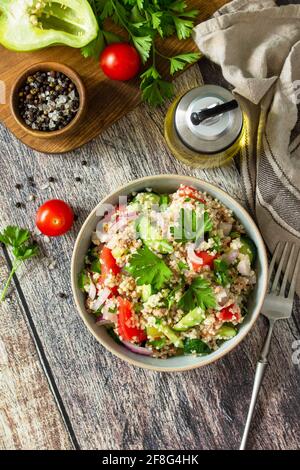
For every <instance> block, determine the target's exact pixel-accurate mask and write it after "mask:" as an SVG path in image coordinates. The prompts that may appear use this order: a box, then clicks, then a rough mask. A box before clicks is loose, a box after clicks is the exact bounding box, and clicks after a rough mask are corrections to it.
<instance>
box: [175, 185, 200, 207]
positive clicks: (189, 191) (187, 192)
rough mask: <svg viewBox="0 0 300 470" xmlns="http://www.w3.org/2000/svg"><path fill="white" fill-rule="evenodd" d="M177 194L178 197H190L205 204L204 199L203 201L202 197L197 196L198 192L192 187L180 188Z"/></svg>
mask: <svg viewBox="0 0 300 470" xmlns="http://www.w3.org/2000/svg"><path fill="white" fill-rule="evenodd" d="M178 193H179V196H182V197H183V196H185V197H190V198H191V199H196V200H197V201H200V202H202V203H203V204H205V202H206V201H205V199H203V197H202V196H201V195H200V194H199V191H197V189H195V188H193V187H192V186H181V187H180V188H179V191H178Z"/></svg>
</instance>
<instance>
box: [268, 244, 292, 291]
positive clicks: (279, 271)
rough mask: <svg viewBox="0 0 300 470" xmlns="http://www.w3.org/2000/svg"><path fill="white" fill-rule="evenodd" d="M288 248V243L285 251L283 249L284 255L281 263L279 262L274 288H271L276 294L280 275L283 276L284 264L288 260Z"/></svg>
mask: <svg viewBox="0 0 300 470" xmlns="http://www.w3.org/2000/svg"><path fill="white" fill-rule="evenodd" d="M288 246H289V245H288V242H286V244H285V246H284V249H283V252H282V255H281V258H280V262H279V265H278V268H277V271H276V274H275V278H274V281H273V284H272V287H271V292H275V291H276V289H277V286H278V282H279V278H280V274H281V271H282V267H283V263H284V260H285V258H286V253H287V249H288Z"/></svg>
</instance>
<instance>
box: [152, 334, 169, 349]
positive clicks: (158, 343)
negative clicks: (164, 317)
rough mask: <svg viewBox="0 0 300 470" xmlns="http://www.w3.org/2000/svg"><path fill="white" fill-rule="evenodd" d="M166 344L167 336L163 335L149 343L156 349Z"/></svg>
mask: <svg viewBox="0 0 300 470" xmlns="http://www.w3.org/2000/svg"><path fill="white" fill-rule="evenodd" d="M165 344H166V338H165V337H164V336H163V337H161V338H158V339H155V340H154V341H149V345H150V346H152V348H154V349H161V348H163V347H164V346H165Z"/></svg>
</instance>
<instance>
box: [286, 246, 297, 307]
mask: <svg viewBox="0 0 300 470" xmlns="http://www.w3.org/2000/svg"><path fill="white" fill-rule="evenodd" d="M299 267H300V249H299V251H298V256H297V261H296V264H295V268H294V274H293V277H292V280H291V286H290V290H289V295H288V297H289V299H292V298H293V297H294V293H295V288H296V280H297V276H298V272H299Z"/></svg>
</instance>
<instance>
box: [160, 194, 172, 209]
mask: <svg viewBox="0 0 300 470" xmlns="http://www.w3.org/2000/svg"><path fill="white" fill-rule="evenodd" d="M169 204H170V197H169V196H168V194H162V195H161V196H160V201H159V205H160V206H164V207H167V206H168V205H169Z"/></svg>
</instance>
